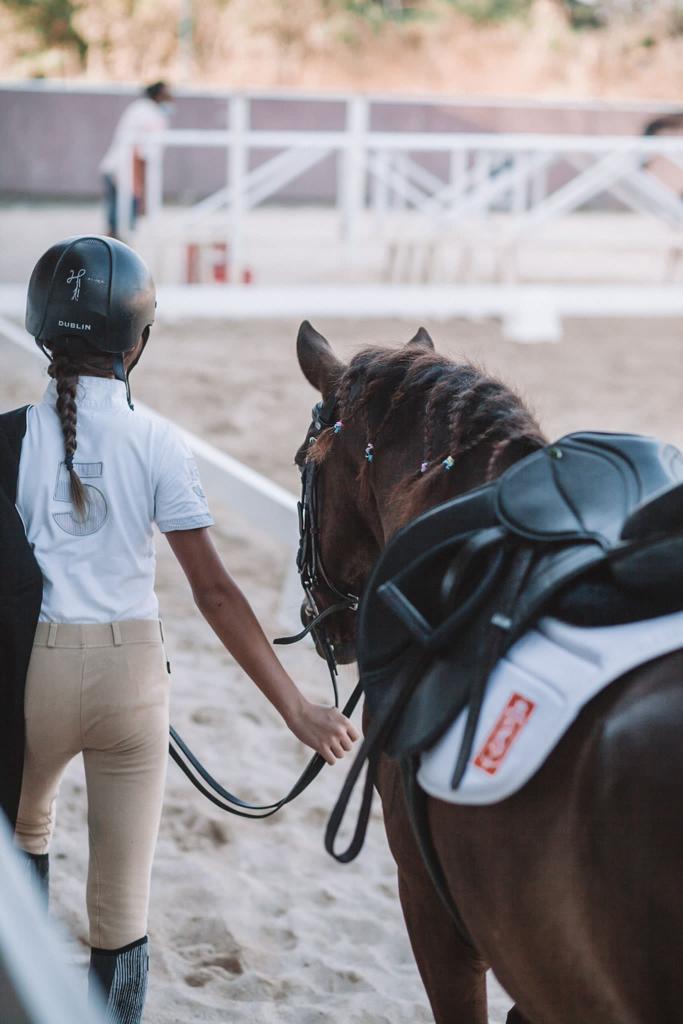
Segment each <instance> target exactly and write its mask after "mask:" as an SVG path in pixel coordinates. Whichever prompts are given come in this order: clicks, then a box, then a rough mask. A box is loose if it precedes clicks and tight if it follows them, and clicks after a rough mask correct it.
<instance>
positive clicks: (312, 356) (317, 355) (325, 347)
mask: <svg viewBox="0 0 683 1024" xmlns="http://www.w3.org/2000/svg"><path fill="white" fill-rule="evenodd" d="M296 354H297V356H298V358H299V366H300V367H301V372H302V373H303V375H304V377H305V378H306V380H307V381H308V383H309V384H312V385H313V387H314V388H315V389H316V391H319V392H320V394H321V395H322V396H323V398H326V397H327V396H328V395H329V394H330V393H331V392H332V391H333V390H334V389H335V387H336V386H337V381H338V380H339V378H340V377H341V375H342V373H343V372H344V364H343V363H340V361H339V360H338V359H337V357H336V356H335V354H334V352H333V351H332V346H331V345H330V343H329V341H328V340H327V338H323V336H322V334H319V333H318V331H316V329H315V327H313V325H312V324H310V323H309V322H308V320H304V322H303V323H302V325H301V327H300V328H299V333H298V335H297V339H296Z"/></svg>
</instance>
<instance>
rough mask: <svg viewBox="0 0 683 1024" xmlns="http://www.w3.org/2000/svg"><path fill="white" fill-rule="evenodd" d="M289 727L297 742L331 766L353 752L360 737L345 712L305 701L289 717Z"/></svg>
mask: <svg viewBox="0 0 683 1024" xmlns="http://www.w3.org/2000/svg"><path fill="white" fill-rule="evenodd" d="M287 725H288V726H289V728H290V729H291V731H292V732H293V733H294V735H295V736H296V737H297V739H299V740H301V742H302V743H305V744H306V746H308V747H312V748H313V750H315V751H317V752H318V753H319V754H320V756H321V757H323V758H324V759H325V760H326V761H327V763H328V764H334V763H335V761H336V760H337V759H338V758H341V757H343V756H344V754H345V753H346V752H347V751H348V750H351V747H352V746H353V744H354V743H355V741H356V740H357V739H358V738H359V735H360V733H359V732H358V729H356V727H355V725H354V724H353V722H351V721H350V720H349V719H348V718H346V717H345V716H344V715H342V713H341V711H338V710H337V709H336V708H327V707H323V706H322V705H320V704H311V702H310V701H307V700H303V699H302V701H301V703H300V704H299V706H298V707H297V709H296V711H295V712H294V713H293V714H292V715H291V716H290V717H289V718H288V721H287Z"/></svg>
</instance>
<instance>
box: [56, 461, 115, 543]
mask: <svg viewBox="0 0 683 1024" xmlns="http://www.w3.org/2000/svg"><path fill="white" fill-rule="evenodd" d="M74 469H75V470H76V472H77V473H78V475H79V477H80V478H81V480H82V482H83V486H84V487H85V489H86V491H87V495H88V510H87V515H86V517H85V519H79V518H78V516H77V515H76V514H75V513H74V512H73V510H70V511H69V512H53V513H52V518H53V519H54V521H55V522H56V524H57V526H59V527H60V529H62V530H64V532H65V533H70V534H71V536H72V537H88V536H89V535H90V534H92V533H97V531H98V530H101V529H102V527H103V526H104V524H105V522H106V519H107V515H108V514H109V508H108V506H107V499H106V498H105V496H104V494H102V491H101V490H100V489H99V488H98V487H95V486H94V485H93V484H90V483H87V481H88V480H96V479H99V478H101V476H102V463H101V462H74ZM54 499H55V501H63V502H66V503H67V504H69V505H70V504H71V481H70V479H69V473H68V471H67V468H66V465H65V463H64V462H60V463H59V467H58V469H57V484H56V486H55V495H54Z"/></svg>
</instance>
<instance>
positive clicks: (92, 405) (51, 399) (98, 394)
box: [43, 377, 128, 409]
mask: <svg viewBox="0 0 683 1024" xmlns="http://www.w3.org/2000/svg"><path fill="white" fill-rule="evenodd" d="M43 403H44V404H45V405H56V404H57V382H56V381H54V380H51V381H50V383H49V384H48V386H47V388H46V390H45V394H44V395H43ZM76 405H77V406H79V405H80V406H83V407H84V408H87V409H119V408H128V402H127V400H126V385H125V384H124V383H123V381H120V380H114V378H113V377H79V378H78V389H77V391H76Z"/></svg>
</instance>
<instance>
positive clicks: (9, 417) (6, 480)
mask: <svg viewBox="0 0 683 1024" xmlns="http://www.w3.org/2000/svg"><path fill="white" fill-rule="evenodd" d="M28 408H29V407H28V406H27V405H24V406H22V407H21V409H13V410H12V411H11V412H5V413H3V414H2V415H1V416H0V433H1V434H3V435H4V437H5V439H6V441H7V447H6V448H5V449H4V451H3V452H2V453H1V454H0V488H2V490H3V491H4V492H5V494H6V495H7V498H8V500H9V501H11V502H12V504H14V502H15V501H16V500H17V479H18V475H19V459H20V458H21V444H22V441H23V440H24V435H25V434H26V413H27V412H28Z"/></svg>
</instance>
